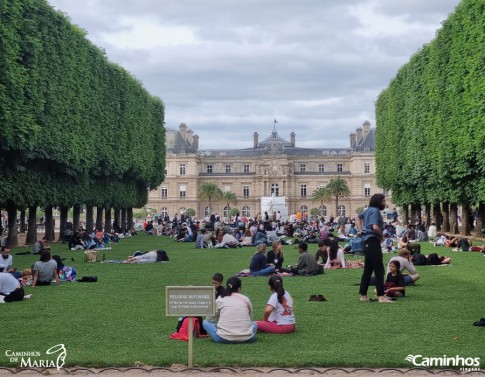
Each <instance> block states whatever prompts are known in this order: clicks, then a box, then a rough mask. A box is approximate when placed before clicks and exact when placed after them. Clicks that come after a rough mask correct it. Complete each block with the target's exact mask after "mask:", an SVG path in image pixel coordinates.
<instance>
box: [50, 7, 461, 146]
mask: <svg viewBox="0 0 485 377" xmlns="http://www.w3.org/2000/svg"><path fill="white" fill-rule="evenodd" d="M49 2H50V3H51V4H53V5H55V6H56V7H58V8H60V9H62V11H64V12H66V13H68V14H69V15H70V17H71V19H72V21H73V22H74V23H75V24H78V25H79V26H80V27H82V28H84V29H86V30H87V32H88V37H89V38H90V39H91V40H92V41H93V42H94V43H95V44H97V45H98V46H99V47H100V48H103V49H105V50H106V51H107V54H108V57H109V59H110V60H111V61H113V62H115V63H117V64H119V65H121V66H123V67H124V68H126V69H127V70H128V71H130V72H131V73H132V74H133V75H135V76H136V77H137V78H138V79H139V80H140V81H141V82H142V83H143V85H144V86H145V88H146V89H147V90H148V91H149V92H150V93H152V94H153V95H156V96H158V97H160V98H161V99H162V100H163V101H164V103H165V105H166V122H167V126H169V127H172V128H176V127H178V124H179V123H181V122H185V123H187V124H188V126H189V127H190V128H191V129H192V130H193V131H194V133H196V134H198V135H199V136H200V146H201V148H206V149H207V148H219V147H221V141H223V144H222V145H226V146H228V147H229V146H231V147H234V148H245V147H250V146H251V145H252V134H253V132H255V131H257V132H259V133H260V135H261V136H260V138H265V137H267V136H269V135H270V133H271V130H272V128H273V118H274V117H276V118H277V119H278V122H279V123H278V125H277V129H278V133H279V135H280V136H281V137H283V138H286V139H289V134H290V132H292V131H294V132H296V134H297V145H299V146H322V147H325V146H327V147H330V146H335V147H347V146H348V144H349V143H348V134H349V133H350V132H352V131H353V130H355V128H356V127H358V126H360V125H361V124H362V123H363V122H364V121H365V120H369V121H370V122H371V123H372V124H373V125H374V102H375V100H376V97H377V95H378V94H379V92H380V91H381V90H382V89H384V88H385V87H386V86H387V85H388V84H389V82H390V80H391V79H392V77H394V76H395V74H396V73H397V70H398V69H399V67H400V66H401V65H403V64H405V63H406V62H407V61H408V60H409V58H410V56H411V55H412V54H414V53H415V52H416V51H417V50H418V49H419V48H421V47H422V45H423V44H424V43H427V42H429V41H430V40H431V39H432V38H433V37H434V33H435V30H436V29H438V28H439V27H440V23H441V21H442V20H443V19H445V18H446V17H447V15H448V14H449V13H450V12H452V11H453V9H454V7H455V6H456V4H458V3H459V0H426V1H423V0H393V1H389V0H365V1H364V0H326V1H321V0H306V1H304V2H297V1H293V0H279V1H278V0H265V1H260V0H246V1H235V0H232V1H226V0H204V1H200V0H186V1H185V0H184V1H178V0H164V1H159V0H123V1H119V0H88V1H86V2H76V1H72V0H49ZM356 12H357V13H356ZM358 12H361V13H358ZM362 12H364V13H365V16H364V15H362ZM126 18H129V19H137V18H138V19H140V20H141V21H140V22H147V20H150V21H151V22H153V23H154V24H155V23H156V24H158V25H160V26H163V27H184V28H187V30H190V31H191V32H192V33H193V35H194V38H195V40H194V41H193V42H190V43H181V44H172V45H161V46H156V47H151V48H143V47H141V45H143V44H142V43H141V44H137V45H133V46H124V47H123V46H119V45H116V44H115V42H113V40H111V41H112V42H113V43H108V42H107V40H106V36H107V35H109V34H113V33H119V32H121V31H129V29H130V26H127V25H126V24H125V23H124V22H123V20H126ZM388 19H391V20H395V21H396V25H392V24H391V25H390V26H387V25H386V26H385V27H383V26H381V27H378V26H379V25H375V24H373V23H374V22H380V21H386V20H388ZM376 26H377V29H376V30H377V31H375V30H373V29H372V28H373V27H376ZM144 38H148V39H149V38H153V36H152V35H147V36H144ZM140 42H142V41H140ZM214 135H216V136H214Z"/></svg>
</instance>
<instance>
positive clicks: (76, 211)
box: [72, 204, 81, 231]
mask: <svg viewBox="0 0 485 377" xmlns="http://www.w3.org/2000/svg"><path fill="white" fill-rule="evenodd" d="M80 219H81V206H80V205H79V204H74V206H73V207H72V230H73V231H76V230H78V228H79V221H80Z"/></svg>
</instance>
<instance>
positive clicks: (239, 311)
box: [202, 276, 257, 343]
mask: <svg viewBox="0 0 485 377" xmlns="http://www.w3.org/2000/svg"><path fill="white" fill-rule="evenodd" d="M240 292H241V280H240V279H239V278H238V277H236V276H233V277H231V278H229V279H228V280H227V283H226V289H225V290H224V292H223V293H222V295H221V296H220V297H219V298H218V299H217V300H216V315H215V317H216V319H217V322H213V321H209V320H207V319H206V320H204V322H203V323H202V325H203V327H204V329H205V330H206V331H207V334H209V336H210V337H211V338H212V340H213V341H214V342H216V343H247V342H253V341H254V340H256V331H257V326H256V323H255V322H253V320H252V317H253V306H252V304H251V301H250V300H249V298H247V297H246V296H244V295H242V294H241V293H240Z"/></svg>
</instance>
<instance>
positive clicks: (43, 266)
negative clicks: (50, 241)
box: [32, 250, 61, 288]
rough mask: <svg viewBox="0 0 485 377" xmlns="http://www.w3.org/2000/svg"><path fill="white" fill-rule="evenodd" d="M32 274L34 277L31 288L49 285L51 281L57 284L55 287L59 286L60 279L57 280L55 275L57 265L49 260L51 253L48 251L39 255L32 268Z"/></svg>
mask: <svg viewBox="0 0 485 377" xmlns="http://www.w3.org/2000/svg"><path fill="white" fill-rule="evenodd" d="M32 274H33V276H34V278H33V281H32V288H34V287H35V286H37V285H50V284H51V282H52V279H54V280H55V281H56V282H57V285H59V286H60V285H61V279H59V274H58V273H57V263H56V261H55V260H53V259H52V258H51V253H50V251H48V250H44V251H42V252H41V253H40V259H39V260H38V261H37V262H35V263H34V265H33V267H32Z"/></svg>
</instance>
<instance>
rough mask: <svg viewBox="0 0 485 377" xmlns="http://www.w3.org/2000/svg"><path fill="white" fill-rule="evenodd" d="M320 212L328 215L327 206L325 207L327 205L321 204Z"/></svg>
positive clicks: (325, 215)
mask: <svg viewBox="0 0 485 377" xmlns="http://www.w3.org/2000/svg"><path fill="white" fill-rule="evenodd" d="M320 214H321V215H322V216H323V217H327V207H325V206H320Z"/></svg>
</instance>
